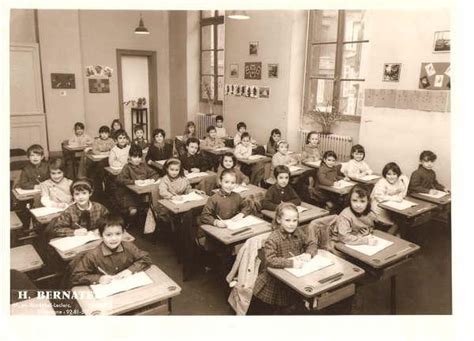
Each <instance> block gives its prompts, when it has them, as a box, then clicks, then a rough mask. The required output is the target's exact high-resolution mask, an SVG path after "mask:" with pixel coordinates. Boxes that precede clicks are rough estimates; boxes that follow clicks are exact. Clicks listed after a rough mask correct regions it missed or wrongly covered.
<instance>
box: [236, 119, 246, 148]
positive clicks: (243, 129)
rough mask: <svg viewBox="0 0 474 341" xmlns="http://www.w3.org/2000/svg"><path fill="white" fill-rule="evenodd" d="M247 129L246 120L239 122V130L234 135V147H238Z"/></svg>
mask: <svg viewBox="0 0 474 341" xmlns="http://www.w3.org/2000/svg"><path fill="white" fill-rule="evenodd" d="M246 131H247V125H246V124H245V122H239V123H237V132H236V133H235V136H234V147H237V145H238V144H239V143H240V140H241V139H242V134H243V133H245V132H246Z"/></svg>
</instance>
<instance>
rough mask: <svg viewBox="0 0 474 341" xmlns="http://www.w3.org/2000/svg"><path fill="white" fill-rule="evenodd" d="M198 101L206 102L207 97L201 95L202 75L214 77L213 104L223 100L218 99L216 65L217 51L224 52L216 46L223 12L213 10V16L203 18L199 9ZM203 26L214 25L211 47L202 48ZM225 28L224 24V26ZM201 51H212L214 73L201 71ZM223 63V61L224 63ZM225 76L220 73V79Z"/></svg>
mask: <svg viewBox="0 0 474 341" xmlns="http://www.w3.org/2000/svg"><path fill="white" fill-rule="evenodd" d="M199 16H200V20H199V102H202V103H208V99H207V98H205V97H203V86H202V85H203V84H202V83H203V82H202V79H203V77H206V76H207V77H213V78H214V98H213V100H212V103H213V104H220V105H222V104H223V100H219V99H218V98H219V94H218V84H219V65H218V53H219V52H224V49H223V48H222V49H219V48H218V44H219V42H218V36H217V32H218V29H217V27H218V25H225V22H224V17H225V14H223V15H219V11H218V10H215V11H214V16H213V17H208V18H203V11H199ZM205 26H214V28H213V46H212V48H211V49H203V48H202V30H203V27H205ZM224 29H225V26H224ZM203 52H214V57H213V60H214V70H213V71H214V73H213V74H203V73H202V53H203ZM224 64H225V63H224ZM224 76H225V71H224V73H223V74H222V76H221V77H222V79H223V80H224Z"/></svg>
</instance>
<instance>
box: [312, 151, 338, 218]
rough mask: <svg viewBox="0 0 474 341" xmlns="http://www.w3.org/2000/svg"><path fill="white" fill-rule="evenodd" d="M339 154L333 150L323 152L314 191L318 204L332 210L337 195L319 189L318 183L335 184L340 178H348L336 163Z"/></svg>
mask: <svg viewBox="0 0 474 341" xmlns="http://www.w3.org/2000/svg"><path fill="white" fill-rule="evenodd" d="M336 161H337V155H336V153H334V152H333V151H332V150H328V151H326V152H325V153H324V154H323V160H322V161H321V166H320V167H319V169H318V172H317V184H316V186H315V188H314V191H313V193H312V194H313V196H314V199H315V201H316V202H317V204H318V205H325V208H326V209H329V210H332V209H333V208H334V207H335V204H334V203H335V202H336V201H337V197H336V196H334V195H332V194H331V193H326V192H324V191H321V190H318V188H317V185H324V186H334V185H337V182H338V181H340V180H344V179H346V178H345V176H344V174H343V173H342V172H341V165H336Z"/></svg>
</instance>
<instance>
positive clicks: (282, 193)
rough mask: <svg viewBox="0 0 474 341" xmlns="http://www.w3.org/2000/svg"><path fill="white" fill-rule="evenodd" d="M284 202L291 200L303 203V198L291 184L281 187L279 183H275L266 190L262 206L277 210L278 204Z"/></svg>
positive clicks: (296, 203)
mask: <svg viewBox="0 0 474 341" xmlns="http://www.w3.org/2000/svg"><path fill="white" fill-rule="evenodd" d="M282 202H291V203H293V204H295V205H301V199H300V197H299V196H298V194H297V193H296V191H295V190H294V189H293V187H291V185H289V184H288V185H287V186H286V187H280V186H279V185H278V184H274V185H272V186H271V187H270V188H269V189H268V190H267V191H266V192H265V198H264V199H263V201H262V208H263V209H264V210H270V211H275V210H276V208H277V206H278V205H279V204H280V203H282Z"/></svg>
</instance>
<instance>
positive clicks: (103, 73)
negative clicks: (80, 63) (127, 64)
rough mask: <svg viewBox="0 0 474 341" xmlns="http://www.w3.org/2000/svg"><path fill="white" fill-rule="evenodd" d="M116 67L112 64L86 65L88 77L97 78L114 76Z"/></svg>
mask: <svg viewBox="0 0 474 341" xmlns="http://www.w3.org/2000/svg"><path fill="white" fill-rule="evenodd" d="M113 72H114V69H112V68H111V67H110V66H102V65H89V66H86V77H95V78H102V77H108V78H110V77H112V74H113Z"/></svg>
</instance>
